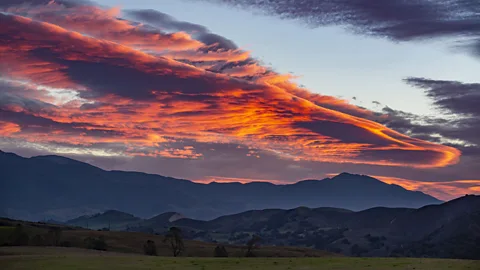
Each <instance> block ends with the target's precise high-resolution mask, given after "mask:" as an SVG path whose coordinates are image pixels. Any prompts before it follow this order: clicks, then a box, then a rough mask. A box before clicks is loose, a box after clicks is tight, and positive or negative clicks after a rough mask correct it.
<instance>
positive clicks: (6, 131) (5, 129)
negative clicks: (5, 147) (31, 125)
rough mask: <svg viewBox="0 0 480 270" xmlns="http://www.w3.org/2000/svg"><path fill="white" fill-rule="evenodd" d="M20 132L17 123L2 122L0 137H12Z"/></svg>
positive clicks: (0, 124) (0, 122)
mask: <svg viewBox="0 0 480 270" xmlns="http://www.w3.org/2000/svg"><path fill="white" fill-rule="evenodd" d="M19 131H20V126H19V125H17V124H15V123H9V122H4V121H0V136H5V137H7V136H11V135H13V134H14V133H17V132H19Z"/></svg>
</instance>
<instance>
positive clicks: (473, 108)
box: [405, 78, 480, 118]
mask: <svg viewBox="0 0 480 270" xmlns="http://www.w3.org/2000/svg"><path fill="white" fill-rule="evenodd" d="M405 81H406V82H407V83H408V84H411V85H413V86H416V87H419V88H421V89H424V90H425V93H426V95H427V96H428V97H429V98H431V99H432V100H433V104H434V106H435V107H436V108H437V109H439V110H441V111H443V112H447V113H449V114H453V115H461V116H470V117H476V118H478V117H480V105H479V104H480V83H471V84H467V83H461V82H456V81H439V80H430V79H424V78H408V79H406V80H405Z"/></svg>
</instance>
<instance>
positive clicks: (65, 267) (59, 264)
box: [0, 247, 480, 270]
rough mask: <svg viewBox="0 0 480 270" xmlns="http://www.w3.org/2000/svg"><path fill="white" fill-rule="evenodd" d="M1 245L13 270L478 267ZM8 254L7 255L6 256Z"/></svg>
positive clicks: (3, 264)
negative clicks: (176, 255)
mask: <svg viewBox="0 0 480 270" xmlns="http://www.w3.org/2000/svg"><path fill="white" fill-rule="evenodd" d="M7 249H9V248H1V249H0V250H1V251H3V254H5V255H4V256H0V268H1V269H4V270H10V269H16V270H23V269H50V270H60V269H61V270H73V269H76V270H79V269H89V270H96V269H99V270H100V269H101V270H105V269H115V270H117V269H118V270H123V269H138V270H143V269H158V270H167V269H168V270H194V269H195V270H198V269H205V270H209V269H211V270H221V269H222V270H223V269H225V270H243V269H260V270H277V269H278V270H287V269H295V270H297V269H298V270H310V269H311V270H314V269H315V270H322V269H332V270H333V269H334V270H350V269H369V270H390V269H395V270H403V269H409V270H410V269H411V270H413V269H415V270H423V269H425V270H443V269H445V270H446V269H448V270H456V269H471V270H478V269H479V265H480V263H479V262H478V261H468V260H444V259H412V258H347V257H332V258H328V257H325V258H188V257H183V258H172V257H168V258H167V257H148V256H138V255H131V254H121V253H112V252H97V251H91V250H82V249H75V248H32V247H25V248H24V247H20V248H12V249H11V253H8V252H6V250H7ZM7 254H10V255H7Z"/></svg>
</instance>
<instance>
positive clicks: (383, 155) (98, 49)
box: [0, 4, 460, 168]
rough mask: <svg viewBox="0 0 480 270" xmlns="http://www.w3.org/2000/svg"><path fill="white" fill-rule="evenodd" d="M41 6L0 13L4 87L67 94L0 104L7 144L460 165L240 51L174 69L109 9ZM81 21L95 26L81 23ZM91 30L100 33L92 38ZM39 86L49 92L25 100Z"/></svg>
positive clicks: (437, 148) (441, 150) (441, 149)
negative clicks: (233, 149) (216, 150)
mask: <svg viewBox="0 0 480 270" xmlns="http://www.w3.org/2000/svg"><path fill="white" fill-rule="evenodd" d="M45 8H46V10H45V11H43V10H42V9H41V8H37V9H35V10H34V11H30V10H29V9H26V10H25V9H22V8H19V9H11V11H15V10H17V11H18V12H19V13H21V14H23V15H25V14H27V15H28V14H29V16H31V17H32V18H33V19H32V18H27V17H25V16H20V15H10V14H0V36H1V37H2V38H1V39H0V57H1V58H2V63H1V64H0V72H2V75H3V76H4V80H8V81H9V82H14V83H15V84H23V85H26V86H28V87H29V88H31V89H32V91H24V92H23V94H22V95H21V97H22V98H23V99H24V100H30V101H31V102H33V101H34V102H44V103H50V104H51V103H53V101H49V99H48V98H52V96H53V98H55V97H57V96H58V93H59V92H60V91H67V92H68V93H70V99H69V101H68V102H57V103H56V104H51V105H52V106H51V107H48V106H43V107H44V108H43V109H36V110H31V109H28V108H27V107H29V105H28V104H27V103H26V102H23V103H21V102H13V101H11V102H9V104H10V103H15V105H16V106H14V108H12V106H2V107H0V109H1V111H0V112H1V117H2V119H4V120H6V122H9V123H12V124H14V125H18V127H19V128H20V130H21V131H20V132H14V133H12V132H10V133H9V134H10V135H9V136H10V137H11V138H13V139H22V140H24V141H27V142H30V143H37V144H42V143H43V144H51V145H54V144H63V145H64V148H65V147H71V148H75V146H76V147H79V146H80V145H85V146H87V147H92V146H98V145H103V147H105V148H108V147H111V149H115V152H121V151H123V152H124V153H125V154H126V155H129V156H142V155H143V156H145V157H149V156H150V157H151V156H159V157H166V158H176V157H180V158H188V159H198V160H201V159H202V158H205V156H206V153H205V151H207V150H205V149H203V150H199V149H198V144H202V143H203V144H215V145H221V144H236V145H242V146H244V147H247V148H248V149H249V152H248V153H250V154H251V151H253V152H254V153H255V155H253V156H254V157H252V158H254V159H257V156H259V157H260V159H261V156H262V154H260V153H269V154H272V155H275V156H276V157H277V158H279V159H286V160H290V161H292V160H293V161H297V162H299V161H308V162H330V163H354V164H372V165H379V166H384V165H390V166H407V167H420V168H424V167H443V166H447V165H451V164H454V163H456V162H458V158H459V156H460V152H459V151H458V150H456V149H455V148H452V147H448V146H444V145H440V144H434V143H431V142H428V141H424V140H420V139H418V138H411V137H408V136H406V135H403V134H401V133H399V132H396V131H394V130H392V129H389V128H387V127H385V126H383V125H381V124H378V123H376V122H374V121H371V120H368V119H367V118H368V117H370V116H372V117H373V116H374V114H373V113H371V112H369V111H367V110H365V109H361V108H358V107H355V106H353V105H350V104H348V103H347V102H345V101H343V100H338V99H335V98H332V97H328V96H321V95H317V94H311V93H309V92H308V91H307V90H306V89H302V88H300V87H298V86H297V85H295V84H294V83H292V82H290V80H289V79H290V77H289V76H285V75H282V74H278V73H275V72H274V71H271V70H268V69H262V68H261V65H260V64H259V63H258V62H256V61H255V60H253V59H250V58H248V59H247V60H245V59H244V60H242V61H238V60H240V59H238V58H235V57H237V56H238V55H237V54H229V53H231V51H230V52H229V53H226V51H225V50H220V51H218V50H217V51H215V53H218V54H219V55H222V53H224V55H223V56H222V57H219V58H221V60H220V59H218V58H212V59H203V62H205V63H207V62H212V66H209V68H202V67H201V65H193V64H189V63H183V62H180V61H177V60H176V59H175V56H174V55H175V54H172V55H171V56H169V54H168V53H167V54H158V53H157V52H154V51H149V50H148V48H150V47H148V46H147V47H148V48H147V49H146V48H145V47H142V46H139V47H137V45H139V44H150V43H148V42H147V43H145V40H150V36H148V35H143V34H142V35H140V34H138V35H137V33H144V31H145V29H144V28H135V27H136V26H135V25H137V24H136V23H135V22H132V21H127V20H124V19H119V18H116V16H117V15H116V14H118V11H116V10H101V9H99V8H96V7H89V6H88V7H87V6H82V7H72V8H66V9H65V8H64V7H61V6H60V7H59V6H53V7H52V4H50V5H48V6H46V7H45ZM87 11H88V12H87ZM49 12H50V13H49ZM46 14H52V16H46ZM58 14H60V15H58ZM89 16H90V17H89ZM89 18H91V20H90V21H89ZM44 20H45V21H48V22H45V21H44ZM102 20H104V21H102ZM170 21H171V19H170ZM99 22H104V23H99ZM84 23H91V26H92V27H85V26H81V25H82V24H84ZM170 23H171V22H170ZM94 25H97V26H98V27H97V28H95V29H93V30H91V28H93V26H94ZM131 27H134V28H131ZM124 29H129V30H128V31H126V32H124ZM131 29H135V30H133V31H131ZM138 29H140V30H138ZM137 31H140V32H137ZM150 33H154V37H155V38H154V39H151V40H154V41H155V42H153V43H152V44H156V42H157V41H159V40H160V39H163V38H167V39H170V38H172V37H174V36H177V35H178V33H171V34H168V35H167V34H163V33H162V32H161V31H160V30H158V29H157V30H155V31H153V32H150ZM103 34H105V35H104V36H103ZM182 35H183V34H182ZM119 37H120V38H119ZM183 37H185V36H184V35H183ZM189 40H190V39H189ZM191 40H195V39H191ZM197 42H200V41H197ZM159 44H164V45H162V46H166V47H169V46H172V47H174V48H175V49H174V50H175V51H178V52H179V54H185V55H186V54H188V53H192V52H193V51H194V50H193V49H192V48H190V47H188V46H187V47H182V46H180V45H178V44H177V45H176V43H168V42H167V43H162V42H159ZM204 46H207V47H208V45H206V44H203V43H201V44H200V47H201V48H204ZM201 48H199V49H198V50H199V53H200V54H201V53H204V52H202V51H201V50H202V49H201ZM237 52H239V53H240V52H241V53H243V52H242V51H237ZM209 53H211V52H210V51H208V49H207V54H209ZM230 58H234V59H235V60H232V61H229V59H230ZM242 59H243V58H242ZM205 63H203V64H205ZM254 66H255V68H253V69H252V70H248V68H252V67H254ZM241 67H242V68H244V69H243V70H242V68H241ZM45 89H47V90H48V91H47V90H45ZM61 89H63V90H61ZM37 90H39V93H42V91H47V93H43V94H33V93H36V91H37ZM9 95H10V94H9ZM18 95H19V94H17V96H18ZM39 104H40V103H39ZM30 107H32V106H30ZM47 107H48V109H47ZM192 142H194V143H193V144H192ZM256 153H259V154H256ZM251 155H252V154H251Z"/></svg>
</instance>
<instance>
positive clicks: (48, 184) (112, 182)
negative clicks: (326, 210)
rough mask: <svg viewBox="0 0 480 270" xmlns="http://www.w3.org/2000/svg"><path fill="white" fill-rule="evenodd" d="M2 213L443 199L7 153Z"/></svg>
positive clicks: (207, 211) (362, 185) (214, 210)
mask: <svg viewBox="0 0 480 270" xmlns="http://www.w3.org/2000/svg"><path fill="white" fill-rule="evenodd" d="M0 189H1V190H2V196H1V198H0V213H3V214H4V215H6V216H8V217H11V218H19V219H26V220H46V219H54V220H59V221H65V220H68V219H71V218H74V217H78V216H80V215H85V214H93V213H98V212H103V211H106V210H109V209H116V210H119V211H123V212H127V213H132V214H133V215H135V216H138V217H142V218H148V217H152V216H153V215H155V214H158V213H162V212H178V213H182V214H184V215H185V216H187V217H190V218H195V219H201V220H209V219H213V218H216V217H220V216H223V215H229V214H234V213H240V212H243V211H247V210H260V209H269V208H270V209H271V208H276V209H292V208H296V207H299V206H304V207H310V208H318V207H335V208H344V209H349V210H353V211H360V210H365V209H368V208H372V207H403V208H419V207H422V206H425V205H430V204H439V203H442V201H440V200H438V199H436V198H434V197H432V196H429V195H427V194H424V193H421V192H418V191H409V190H406V189H404V188H402V187H400V186H398V185H392V184H386V183H384V182H381V181H379V180H377V179H375V178H372V177H369V176H365V175H354V174H349V173H341V174H339V175H337V176H335V177H332V178H326V179H323V180H304V181H300V182H297V183H295V184H287V185H274V184H271V183H264V182H253V183H247V184H241V183H216V182H212V183H209V184H201V183H195V182H192V181H188V180H183V179H175V178H172V177H165V176H161V175H154V174H146V173H140V172H126V171H106V170H103V169H100V168H98V167H95V166H92V165H90V164H87V163H84V162H80V161H77V160H74V159H70V158H66V157H61V156H36V157H31V158H24V157H21V156H18V155H16V154H13V153H5V152H1V151H0Z"/></svg>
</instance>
